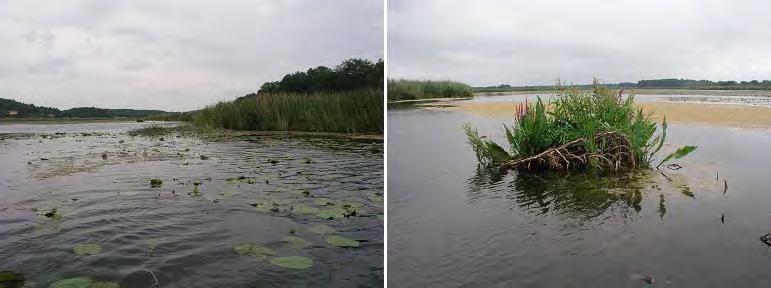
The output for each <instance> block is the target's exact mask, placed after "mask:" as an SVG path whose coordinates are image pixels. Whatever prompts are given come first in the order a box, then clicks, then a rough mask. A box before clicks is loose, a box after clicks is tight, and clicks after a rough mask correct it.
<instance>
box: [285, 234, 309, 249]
mask: <svg viewBox="0 0 771 288" xmlns="http://www.w3.org/2000/svg"><path fill="white" fill-rule="evenodd" d="M283 240H284V242H286V243H287V244H289V246H291V247H294V248H305V247H308V246H311V242H308V241H307V240H305V239H303V238H300V237H297V236H284V239H283Z"/></svg>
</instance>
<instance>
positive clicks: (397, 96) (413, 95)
mask: <svg viewBox="0 0 771 288" xmlns="http://www.w3.org/2000/svg"><path fill="white" fill-rule="evenodd" d="M473 95H474V92H473V91H472V90H471V86H468V85H466V84H463V83H458V82H453V81H416V80H388V100H391V101H399V100H419V99H431V98H461V97H471V96H473Z"/></svg>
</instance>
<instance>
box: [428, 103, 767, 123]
mask: <svg viewBox="0 0 771 288" xmlns="http://www.w3.org/2000/svg"><path fill="white" fill-rule="evenodd" d="M435 104H439V103H435ZM517 104H518V103H514V102H495V103H469V102H443V103H441V104H440V105H436V106H434V105H430V104H429V105H425V106H423V109H428V110H441V111H456V112H465V113H472V114H476V115H481V116H489V117H496V118H503V119H511V118H513V117H514V108H515V106H516V105H517ZM637 105H638V106H640V107H642V108H643V110H644V111H646V112H650V113H652V117H653V118H655V119H661V118H663V116H664V115H666V117H667V121H668V122H676V123H707V124H715V125H721V126H729V127H749V128H768V129H771V108H769V107H760V106H748V105H730V104H700V103H664V102H656V103H637Z"/></svg>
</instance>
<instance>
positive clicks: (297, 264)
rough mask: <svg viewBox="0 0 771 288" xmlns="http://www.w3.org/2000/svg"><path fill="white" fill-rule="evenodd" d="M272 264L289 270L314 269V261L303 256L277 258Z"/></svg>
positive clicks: (271, 260)
mask: <svg viewBox="0 0 771 288" xmlns="http://www.w3.org/2000/svg"><path fill="white" fill-rule="evenodd" d="M270 264H273V265H276V266H279V267H284V268H289V269H308V268H311V267H313V259H311V258H308V257H302V256H288V257H276V258H273V259H270Z"/></svg>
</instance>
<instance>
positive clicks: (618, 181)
mask: <svg viewBox="0 0 771 288" xmlns="http://www.w3.org/2000/svg"><path fill="white" fill-rule="evenodd" d="M507 173H508V172H501V171H499V170H494V169H485V168H481V167H480V168H478V169H477V170H476V173H474V175H473V176H472V177H471V178H469V180H468V197H469V202H470V203H471V204H473V203H474V202H477V201H479V200H480V199H485V198H504V199H511V200H513V202H514V203H516V205H517V207H519V208H520V209H523V210H525V211H529V212H531V213H533V214H535V215H543V214H553V215H557V216H559V217H561V218H563V219H568V220H577V221H581V220H590V219H592V218H595V217H598V216H601V215H608V214H612V215H613V216H620V217H630V216H631V215H634V214H635V213H639V212H640V210H641V209H642V206H641V205H642V199H643V195H644V194H645V195H646V196H650V195H652V194H655V195H658V198H659V202H658V203H657V204H658V208H657V211H658V212H659V216H660V217H661V218H662V219H663V217H664V215H665V214H666V200H665V198H666V197H677V196H678V195H677V194H675V193H672V192H673V191H680V192H681V193H682V194H684V195H686V196H689V197H692V198H693V197H695V195H694V194H693V193H691V192H690V187H689V186H688V184H687V182H679V183H678V184H674V183H672V181H673V180H672V179H671V177H670V176H666V174H663V173H664V172H661V173H656V172H654V171H650V170H637V171H632V172H626V173H622V174H614V175H595V174H587V173H570V174H567V173H564V172H544V173H519V174H517V172H510V173H512V174H514V175H513V176H511V177H507V176H506V174H507ZM679 175H680V176H681V177H682V176H684V175H681V174H679ZM664 179H666V181H662V180H664ZM662 187H665V188H667V190H669V191H663V190H664V189H662ZM683 191H688V193H685V192H683ZM497 194H502V195H497ZM665 194H667V196H665ZM680 196H682V195H680Z"/></svg>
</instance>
